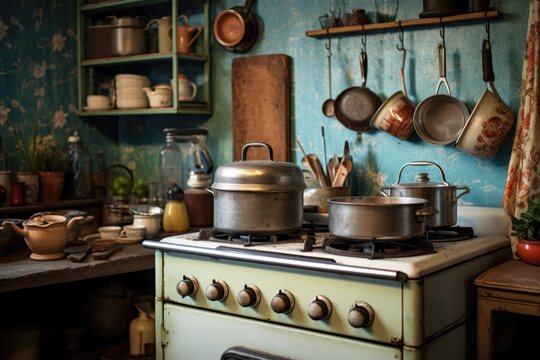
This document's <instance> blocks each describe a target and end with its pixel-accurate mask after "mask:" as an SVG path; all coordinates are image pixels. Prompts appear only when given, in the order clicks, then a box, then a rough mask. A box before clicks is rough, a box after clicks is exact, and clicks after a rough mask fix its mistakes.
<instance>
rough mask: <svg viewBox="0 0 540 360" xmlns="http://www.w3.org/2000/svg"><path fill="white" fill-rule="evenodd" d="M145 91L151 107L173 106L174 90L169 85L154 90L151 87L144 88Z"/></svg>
mask: <svg viewBox="0 0 540 360" xmlns="http://www.w3.org/2000/svg"><path fill="white" fill-rule="evenodd" d="M143 91H144V92H145V93H146V96H147V97H148V101H149V102H150V107H153V108H159V107H169V106H172V88H171V87H170V86H169V85H156V86H154V89H153V90H152V89H151V88H149V87H143Z"/></svg>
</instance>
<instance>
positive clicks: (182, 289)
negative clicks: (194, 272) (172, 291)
mask: <svg viewBox="0 0 540 360" xmlns="http://www.w3.org/2000/svg"><path fill="white" fill-rule="evenodd" d="M197 290H199V282H198V281H197V279H195V278H194V277H193V276H191V275H184V277H183V279H182V280H180V282H179V283H178V285H176V292H178V294H180V296H182V297H183V298H184V297H186V296H193V295H195V294H196V293H197Z"/></svg>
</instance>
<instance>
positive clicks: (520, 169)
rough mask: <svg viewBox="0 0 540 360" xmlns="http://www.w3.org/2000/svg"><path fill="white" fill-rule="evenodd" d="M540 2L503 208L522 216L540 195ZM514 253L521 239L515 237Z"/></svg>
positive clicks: (531, 28) (532, 22)
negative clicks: (530, 200)
mask: <svg viewBox="0 0 540 360" xmlns="http://www.w3.org/2000/svg"><path fill="white" fill-rule="evenodd" d="M539 57H540V1H538V0H530V5H529V22H528V30H527V39H526V43H525V61H524V66H523V74H522V82H521V101H520V106H519V114H518V119H517V123H516V134H515V137H514V144H513V146H512V154H511V156H510V163H509V165H508V176H507V179H506V186H505V189H504V196H503V207H504V208H505V209H506V211H507V212H508V214H510V215H512V216H515V217H519V216H520V215H521V214H522V213H523V212H524V211H526V210H527V201H528V200H529V199H532V198H535V197H539V196H540V108H539V106H540V100H539V97H540V59H539ZM511 243H512V254H513V256H514V258H516V259H517V258H518V257H517V255H516V247H517V238H515V237H512V236H511Z"/></svg>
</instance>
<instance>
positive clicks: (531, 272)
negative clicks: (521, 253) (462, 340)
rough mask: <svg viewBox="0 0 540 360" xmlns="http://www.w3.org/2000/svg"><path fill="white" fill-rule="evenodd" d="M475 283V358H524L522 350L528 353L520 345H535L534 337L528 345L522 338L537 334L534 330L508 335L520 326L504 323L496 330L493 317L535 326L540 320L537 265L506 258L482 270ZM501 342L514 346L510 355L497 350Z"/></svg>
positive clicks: (539, 287) (539, 275) (539, 270)
mask: <svg viewBox="0 0 540 360" xmlns="http://www.w3.org/2000/svg"><path fill="white" fill-rule="evenodd" d="M474 283H475V285H476V286H477V296H478V318H477V335H478V340H477V343H478V344H477V345H478V349H477V350H478V352H477V359H479V360H487V359H495V358H497V359H506V358H515V359H520V358H525V357H520V353H521V352H522V353H523V354H526V353H527V349H526V348H524V346H523V344H528V346H532V347H533V348H536V345H535V340H533V341H532V343H530V344H529V342H528V341H527V340H525V339H527V338H528V337H529V335H531V334H532V335H533V337H536V330H532V332H525V333H524V334H519V335H516V334H515V333H514V334H511V333H509V330H511V329H512V328H514V329H515V330H519V329H520V328H523V326H504V325H503V326H499V327H500V328H502V329H497V326H495V324H496V321H495V318H496V316H499V315H504V316H505V317H506V319H507V322H510V321H514V320H515V319H521V321H524V322H527V323H531V322H532V323H534V324H536V325H537V324H538V323H539V322H540V266H534V265H529V264H527V263H525V262H523V261H517V260H509V261H507V262H504V263H502V264H500V265H498V266H495V267H493V268H491V269H489V270H487V271H486V272H484V273H482V274H481V275H480V276H478V277H477V278H476V280H475V282H474ZM512 317H514V319H512ZM533 329H536V328H533ZM501 330H503V331H506V333H501ZM503 335H505V336H503ZM509 339H511V340H509ZM502 345H508V346H507V348H512V349H513V350H512V351H510V352H509V353H510V355H508V356H505V355H502V354H501V353H497V347H501V346H502Z"/></svg>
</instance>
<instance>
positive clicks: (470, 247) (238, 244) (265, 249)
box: [161, 206, 510, 279]
mask: <svg viewBox="0 0 540 360" xmlns="http://www.w3.org/2000/svg"><path fill="white" fill-rule="evenodd" d="M458 225H459V227H460V228H472V229H474V233H475V235H476V236H475V237H473V238H470V239H468V240H459V239H458V240H451V241H448V240H447V239H446V240H445V239H444V236H442V238H441V239H434V240H431V237H434V238H435V235H428V236H427V237H428V238H430V239H426V240H422V242H421V244H420V246H419V248H420V249H419V250H418V249H416V250H412V251H413V253H412V254H408V255H407V256H398V257H395V256H393V257H387V256H381V255H382V254H385V253H395V252H396V249H397V248H408V247H409V244H408V242H398V243H396V242H394V243H391V244H387V245H381V244H376V246H375V248H372V249H369V246H368V244H366V242H364V243H363V244H362V245H359V244H358V243H356V242H349V241H337V242H335V244H334V245H332V241H329V239H331V235H330V234H329V233H328V232H324V231H315V232H314V233H309V232H308V233H304V232H300V233H299V234H296V235H298V236H291V237H289V238H285V239H280V238H278V237H275V238H274V237H271V238H270V239H260V238H258V237H249V236H247V237H242V236H240V237H239V238H238V239H235V238H234V237H231V236H229V235H224V236H223V237H222V238H219V237H220V235H218V238H219V239H217V240H218V241H215V240H216V239H212V240H211V239H210V237H214V236H215V234H212V233H213V230H212V229H209V230H206V231H209V232H210V233H209V234H206V235H204V234H203V236H202V239H200V237H201V236H200V234H199V233H190V234H183V235H178V236H171V237H168V238H164V239H163V240H161V242H164V243H167V244H179V245H184V246H190V247H200V248H208V249H216V250H219V251H228V250H234V251H237V252H250V251H251V252H256V253H257V254H259V255H260V254H263V255H264V256H274V257H277V256H291V257H296V258H298V257H300V258H301V259H303V260H307V261H309V260H310V259H313V261H331V262H333V263H335V264H338V265H343V266H350V267H361V268H370V269H378V270H388V271H398V272H402V273H405V274H406V275H407V276H408V277H409V278H413V279H414V278H420V277H423V276H425V275H427V274H430V273H433V272H436V271H438V270H442V269H444V268H447V267H449V266H452V265H455V264H458V263H461V262H465V261H467V260H468V259H471V258H474V257H477V256H481V255H484V254H487V253H489V252H491V251H496V250H499V249H501V248H503V247H509V246H510V240H509V238H508V236H507V231H508V229H509V226H510V222H509V217H508V216H507V215H506V213H505V212H504V210H503V209H500V208H485V207H470V206H467V207H466V206H462V207H459V208H458ZM448 231H452V232H455V230H448V229H443V230H441V229H439V232H441V233H443V235H444V233H445V232H448ZM202 233H204V230H203V232H202ZM439 235H441V234H439ZM377 243H378V242H377ZM329 244H330V245H329ZM254 245H257V246H254ZM329 246H330V248H331V250H330V251H328V250H329V249H328V247H329ZM366 246H367V247H366ZM377 246H379V247H377ZM350 247H352V248H353V252H356V253H357V254H360V252H362V253H366V252H367V254H368V256H349V254H343V253H341V251H345V248H350ZM381 247H383V248H384V249H381ZM334 248H335V249H334ZM360 249H361V250H360ZM366 249H367V250H366ZM349 250H350V249H349ZM407 250H409V249H407ZM508 251H510V249H509V250H508ZM394 255H395V254H394Z"/></svg>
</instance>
